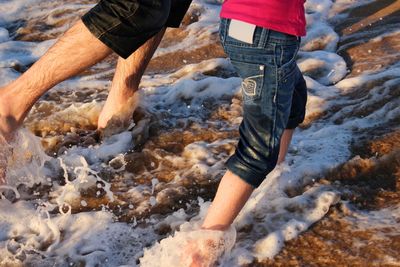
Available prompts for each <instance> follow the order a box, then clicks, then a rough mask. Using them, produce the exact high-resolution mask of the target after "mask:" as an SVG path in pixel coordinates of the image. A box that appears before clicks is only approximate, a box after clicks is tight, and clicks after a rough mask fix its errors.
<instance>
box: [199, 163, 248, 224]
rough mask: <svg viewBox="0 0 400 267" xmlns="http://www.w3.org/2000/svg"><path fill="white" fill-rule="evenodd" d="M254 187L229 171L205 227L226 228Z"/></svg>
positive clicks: (219, 189)
mask: <svg viewBox="0 0 400 267" xmlns="http://www.w3.org/2000/svg"><path fill="white" fill-rule="evenodd" d="M253 190H254V188H253V187H252V186H251V185H249V184H248V183H246V182H245V181H243V180H242V179H241V178H240V177H239V176H237V175H235V174H234V173H232V172H231V171H229V170H228V171H227V172H226V173H225V175H224V176H223V177H222V179H221V182H220V184H219V186H218V190H217V194H216V195H215V198H214V200H213V202H212V204H211V207H210V208H209V210H208V212H207V216H206V218H205V220H204V222H203V224H202V228H203V229H211V230H226V229H227V228H229V226H230V225H231V224H232V222H233V220H234V219H235V218H236V216H237V215H238V214H239V212H240V210H241V209H242V208H243V206H244V204H245V203H246V201H247V199H248V198H249V197H250V195H251V193H252V192H253Z"/></svg>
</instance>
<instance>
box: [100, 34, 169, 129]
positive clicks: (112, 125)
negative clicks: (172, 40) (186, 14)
mask: <svg viewBox="0 0 400 267" xmlns="http://www.w3.org/2000/svg"><path fill="white" fill-rule="evenodd" d="M164 33H165V29H162V30H161V31H160V32H159V33H158V34H156V35H155V36H153V37H152V38H151V39H149V40H148V41H147V42H146V43H145V44H143V45H142V46H141V47H140V48H139V49H138V50H136V51H135V52H134V53H133V54H132V55H131V56H130V57H129V58H127V59H126V60H125V59H123V58H119V59H118V64H117V69H116V71H115V75H114V78H113V82H112V85H111V89H110V93H109V94H108V97H107V101H106V103H105V105H104V107H103V109H102V111H101V113H100V116H99V120H98V128H99V129H100V130H103V129H107V132H108V133H106V135H109V134H112V133H115V132H118V131H121V130H124V129H125V128H126V127H127V126H128V124H129V122H130V121H131V119H132V114H133V112H134V110H135V108H136V106H137V104H138V101H139V100H138V92H137V91H138V88H139V83H140V80H141V78H142V76H143V73H144V71H145V70H146V67H147V65H148V64H149V62H150V59H151V58H152V56H153V54H154V52H155V51H156V49H157V47H158V45H159V44H160V42H161V39H162V37H163V36H164ZM107 126H108V127H107Z"/></svg>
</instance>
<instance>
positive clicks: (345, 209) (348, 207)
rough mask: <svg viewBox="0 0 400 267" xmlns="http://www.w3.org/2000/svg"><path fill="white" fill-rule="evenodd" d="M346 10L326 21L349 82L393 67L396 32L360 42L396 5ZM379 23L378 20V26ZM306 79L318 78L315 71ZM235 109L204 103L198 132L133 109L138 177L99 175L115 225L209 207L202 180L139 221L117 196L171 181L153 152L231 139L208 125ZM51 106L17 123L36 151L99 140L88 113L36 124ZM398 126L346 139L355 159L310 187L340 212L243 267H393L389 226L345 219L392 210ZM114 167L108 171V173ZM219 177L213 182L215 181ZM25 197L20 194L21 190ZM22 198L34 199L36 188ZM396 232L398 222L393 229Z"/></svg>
mask: <svg viewBox="0 0 400 267" xmlns="http://www.w3.org/2000/svg"><path fill="white" fill-rule="evenodd" d="M199 12H201V10H196V9H194V10H192V12H191V13H190V14H188V15H187V16H186V17H185V21H184V24H185V25H188V24H190V23H192V22H194V21H196V20H197V14H198V13H199ZM348 12H350V16H349V17H348V18H347V19H345V20H342V21H340V22H332V23H335V25H336V31H337V32H338V33H339V34H340V35H341V41H340V43H339V46H338V51H339V54H340V55H341V56H343V57H344V58H345V60H346V62H347V64H348V66H349V67H350V70H351V72H350V73H349V76H355V75H359V74H360V72H364V71H369V70H372V71H376V70H379V69H384V68H386V67H388V66H390V65H392V64H395V63H397V62H398V61H399V53H398V51H399V50H400V47H399V46H400V42H399V41H400V35H399V34H397V35H391V36H389V37H384V38H382V39H381V40H380V41H378V42H376V41H375V42H370V41H369V39H371V38H373V37H375V36H378V35H380V34H382V33H384V32H386V31H387V29H388V28H390V27H396V26H397V28H399V26H400V19H399V18H400V7H399V1H392V0H378V1H375V2H373V3H371V4H368V5H366V6H362V7H359V8H355V9H353V10H351V11H348ZM77 17H78V16H77ZM365 18H367V19H365ZM379 18H383V19H382V20H380V19H379ZM38 20H40V18H38ZM59 24H60V25H63V24H65V21H62V20H61V21H60V22H59ZM53 26H54V25H53ZM47 28H48V25H45V24H43V23H40V22H38V21H36V22H35V21H30V22H29V23H27V24H26V25H25V26H24V27H21V28H20V30H19V31H18V32H17V33H16V34H17V39H21V40H36V41H37V40H46V39H48V38H54V36H52V34H48V35H43V32H46V31H40V29H47ZM40 32H42V33H40ZM36 33H40V34H36ZM177 37H178V38H177ZM185 37H186V32H185V31H184V30H182V29H173V30H170V31H169V32H167V35H166V37H165V38H164V41H163V43H162V44H161V46H162V47H167V46H170V45H172V44H174V43H176V42H178V41H179V40H183V39H184V38H185ZM214 38H215V39H214V41H213V42H210V44H208V45H206V46H203V47H201V48H198V49H195V50H194V51H178V52H174V53H173V55H171V54H166V55H163V56H160V57H156V58H154V59H153V60H152V62H151V63H150V66H149V69H148V70H147V72H148V73H159V72H173V71H174V70H176V69H178V68H180V67H182V66H183V65H185V64H190V63H198V62H200V61H202V60H205V59H211V58H216V57H222V56H224V54H223V51H222V49H221V47H220V46H219V44H218V42H217V37H216V36H215V37H214ZM360 40H361V41H360ZM369 51H373V52H372V53H371V52H369ZM115 59H116V58H115V56H111V57H109V58H108V59H107V61H109V62H112V63H113V64H114V62H115ZM161 63H162V64H161ZM160 66H162V68H160ZM16 68H18V67H16ZM96 70H98V69H96V67H95V68H93V69H91V70H89V71H87V72H86V73H84V74H82V75H87V74H91V73H94V72H95V71H96ZM315 72H316V73H317V72H318V71H317V70H315ZM203 75H208V76H222V77H225V76H229V75H232V73H229V71H227V70H224V69H216V70H213V71H209V72H207V73H203ZM307 75H310V76H311V77H312V76H313V71H312V70H311V71H310V72H309V73H307ZM110 77H111V75H110ZM384 82H385V80H378V81H374V82H372V83H369V84H367V86H363V87H362V88H358V89H357V90H353V91H352V93H350V94H349V95H345V96H344V97H348V98H351V99H355V100H356V99H360V98H361V97H362V96H364V95H366V94H368V91H369V90H371V89H372V88H374V87H375V86H377V85H379V84H383V83H384ZM394 89H396V88H394ZM398 89H399V88H398V85H397V90H391V91H390V92H391V94H390V95H389V96H388V97H392V98H398V97H399V94H400V92H399V91H400V90H398ZM91 94H92V92H91V91H90V90H89V91H85V92H82V93H80V92H77V93H75V94H73V95H71V96H68V95H63V96H62V98H63V99H64V100H65V98H68V97H69V98H70V101H71V102H75V101H76V102H90V101H91V98H90V95H91ZM105 97H106V92H103V91H101V92H100V93H99V95H98V100H103V99H105ZM44 99H45V100H47V101H52V102H53V103H55V104H57V103H61V97H60V96H59V95H57V93H51V92H50V93H49V94H48V95H47V96H46V97H45V98H44ZM385 101H387V98H386V100H385V99H382V101H381V102H379V101H378V102H377V103H375V104H374V105H373V106H372V107H369V108H368V109H362V110H360V109H358V110H355V111H354V113H352V114H347V115H346V116H350V117H358V116H365V115H368V114H370V113H372V112H373V111H374V110H377V109H378V108H380V107H382V106H383V105H384V103H385ZM240 103H241V99H240V96H234V99H230V98H227V99H224V100H223V101H222V103H221V102H218V103H215V101H212V100H210V101H209V102H206V103H205V105H206V106H207V108H208V110H210V112H209V113H208V114H206V117H205V118H204V123H203V124H202V125H201V126H202V127H198V126H199V125H197V124H196V123H195V122H192V123H188V124H179V123H177V124H176V125H173V126H171V127H166V125H163V124H162V123H159V121H160V120H161V119H162V118H163V116H164V117H166V118H168V116H169V115H168V114H156V115H155V114H149V113H148V112H147V111H146V110H139V111H137V112H136V113H135V115H134V117H135V121H144V120H145V119H146V120H147V121H146V122H151V123H150V126H149V124H148V123H146V125H147V126H144V127H142V128H141V130H139V133H138V134H137V135H136V136H135V138H136V141H137V143H138V144H139V145H138V147H136V148H135V152H132V153H129V154H128V155H127V156H126V160H127V161H128V165H127V168H126V171H127V172H130V173H132V174H134V175H135V176H136V177H138V176H140V177H142V178H140V179H135V181H132V180H129V179H126V178H125V179H124V178H122V176H121V177H118V176H117V177H116V176H115V174H114V173H112V172H107V171H105V172H104V173H103V174H102V176H103V177H108V179H109V180H112V184H113V191H114V192H116V193H115V194H116V196H117V199H118V201H116V202H115V203H111V204H108V206H109V208H110V209H111V210H112V211H113V212H114V213H115V214H116V215H117V216H118V217H119V219H120V220H123V221H131V220H132V218H133V216H135V217H136V218H138V219H140V218H141V217H146V216H147V215H148V214H157V213H159V214H167V213H171V212H172V211H173V210H176V209H178V208H180V207H185V206H186V203H189V202H191V201H192V200H193V201H194V200H195V199H196V198H197V196H201V197H203V198H205V199H206V200H209V199H211V197H212V196H213V195H214V192H215V190H216V186H217V184H218V179H211V181H212V182H210V183H204V179H201V180H200V184H198V185H197V186H196V189H191V184H190V185H186V186H185V185H183V187H181V188H179V189H177V190H176V192H175V194H174V196H173V197H172V198H171V199H169V200H168V201H163V204H162V205H157V206H155V207H153V208H149V209H147V212H141V213H138V212H135V211H131V210H130V209H128V208H127V206H128V204H129V203H133V204H134V203H135V200H131V199H126V197H124V194H123V193H124V192H126V191H127V190H128V189H129V187H130V186H132V185H137V184H138V183H145V184H148V183H149V182H150V180H151V178H152V177H153V176H154V175H156V176H157V178H158V179H159V180H160V181H161V182H163V181H164V182H168V181H170V180H171V179H173V176H174V168H176V166H174V165H173V164H172V163H170V162H168V161H167V160H164V159H159V158H158V157H156V156H155V155H154V154H153V151H157V155H161V156H166V155H179V154H181V153H182V151H183V149H184V147H185V146H186V145H187V144H190V143H192V142H195V141H200V140H203V141H207V142H212V141H215V140H220V139H224V138H233V139H234V138H236V137H237V132H236V131H235V130H234V129H229V130H226V131H220V130H219V128H220V127H216V126H215V125H214V124H213V123H212V122H215V121H224V120H225V121H227V120H231V119H233V118H236V117H237V116H240V112H241V111H240ZM55 106H56V105H49V104H46V103H38V104H37V105H36V109H35V113H36V116H37V114H39V113H40V114H41V115H42V118H44V119H43V120H41V121H37V120H34V119H33V118H34V117H35V114H33V116H31V117H30V118H28V120H27V122H26V126H27V127H28V128H29V129H31V130H32V131H33V132H34V133H35V134H37V135H39V136H43V137H45V138H44V141H43V143H44V146H45V147H46V149H47V151H48V153H49V154H53V153H62V152H63V151H65V147H68V146H71V145H75V144H79V145H82V146H88V145H91V144H94V143H97V142H98V138H99V137H98V135H97V134H96V133H95V132H94V131H93V129H94V128H95V122H96V116H95V115H94V116H93V118H92V119H89V120H87V121H85V122H82V121H80V122H79V123H78V124H76V123H74V122H70V123H65V121H64V122H59V123H56V121H52V122H48V121H46V117H47V116H50V114H52V113H53V112H54V109H55ZM335 109H340V107H334V108H332V110H329V111H328V112H326V113H324V114H317V115H315V116H309V118H308V121H306V122H305V124H304V127H307V125H309V124H310V123H311V122H312V121H314V120H318V119H324V117H327V116H329V115H330V114H333V113H335ZM94 113H96V112H94ZM345 119H346V118H341V119H338V121H337V123H338V124H340V123H341V121H343V120H345ZM399 122H400V118H395V119H394V120H392V121H391V122H390V123H388V124H387V125H380V126H379V127H375V128H371V129H369V130H368V131H367V132H365V131H364V132H363V133H355V134H354V136H355V137H354V138H355V139H354V145H353V147H352V152H353V156H356V155H359V156H360V158H355V159H353V160H349V161H348V162H346V163H344V164H342V165H340V166H338V167H337V168H335V169H334V170H331V171H330V172H328V173H326V174H325V175H324V176H323V177H319V178H320V179H319V182H320V183H322V184H330V185H332V186H334V187H335V188H336V189H337V190H338V191H339V192H342V200H344V201H346V203H349V204H344V203H345V202H343V201H342V202H341V203H339V204H338V205H337V206H335V207H333V208H332V209H331V211H330V212H329V214H328V215H327V216H326V217H325V218H324V219H322V220H321V221H319V222H317V223H316V224H315V225H313V226H312V227H311V228H310V229H309V230H308V231H307V232H305V233H303V234H302V235H300V236H299V237H298V238H296V239H294V240H291V241H289V242H287V243H286V245H285V247H284V249H283V250H282V251H281V252H280V253H279V254H278V255H277V256H276V257H275V258H274V259H273V260H269V261H265V262H254V263H253V264H251V266H400V255H399V253H398V252H399V251H400V230H399V228H397V229H396V228H393V227H387V228H385V229H367V230H365V229H362V230H360V229H358V228H357V220H356V219H354V218H355V217H354V216H352V214H354V212H356V213H357V212H359V211H368V210H379V209H382V208H386V207H392V206H395V205H398V204H399V202H400V201H399V200H400V193H399V192H400V131H398V130H394V128H396V127H397V126H398V125H399ZM219 126H220V125H219ZM76 129H85V130H76ZM71 132H72V133H71ZM49 136H51V137H49ZM54 136H55V137H54ZM233 149H234V143H232V144H230V145H227V146H225V147H223V148H221V151H218V153H221V154H223V155H225V156H226V155H229V154H230V153H231V152H232V151H233ZM161 164H162V166H163V171H159V172H157V171H156V169H157V168H158V166H159V165H161ZM118 167H119V166H115V168H116V169H118ZM181 167H182V166H181ZM183 167H184V166H183ZM221 174H222V173H221ZM221 174H219V177H220V175H221ZM190 179H194V180H195V181H196V180H197V179H196V175H195V174H192V177H189V180H190ZM205 180H206V179H205ZM26 190H28V191H30V189H26ZM31 190H32V191H33V190H36V191H37V189H31ZM171 190H172V189H171ZM305 190H306V187H304V188H297V189H294V190H293V192H288V194H293V195H297V194H300V193H302V192H303V191H305ZM40 191H41V197H45V196H46V195H47V190H46V188H42V189H41V190H40ZM83 198H84V199H85V200H86V201H87V202H88V206H87V207H85V208H83V207H81V206H80V205H79V204H77V205H75V206H74V207H75V208H74V212H80V211H85V210H92V209H99V208H100V207H101V204H104V205H106V204H107V200H106V199H105V198H102V197H96V195H95V192H94V191H93V192H91V191H88V192H83ZM399 225H400V222H399V224H398V225H397V226H399ZM169 231H170V229H160V234H165V233H168V232H169ZM382 232H384V233H385V235H384V238H380V239H376V238H373V237H374V236H377V235H379V234H380V233H382ZM387 256H389V257H391V258H392V259H394V260H395V261H397V262H398V264H397V265H396V264H390V263H386V264H383V263H382V262H384V259H385V258H386V257H387Z"/></svg>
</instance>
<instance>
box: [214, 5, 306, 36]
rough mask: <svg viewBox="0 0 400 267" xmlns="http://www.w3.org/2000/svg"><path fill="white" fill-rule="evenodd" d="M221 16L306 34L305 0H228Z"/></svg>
mask: <svg viewBox="0 0 400 267" xmlns="http://www.w3.org/2000/svg"><path fill="white" fill-rule="evenodd" d="M221 17H222V18H229V19H236V20H240V21H244V22H248V23H251V24H254V25H257V26H260V27H264V28H268V29H271V30H275V31H279V32H284V33H288V34H292V35H296V36H304V35H306V18H305V14H304V0H226V1H225V2H224V4H223V5H222V10H221Z"/></svg>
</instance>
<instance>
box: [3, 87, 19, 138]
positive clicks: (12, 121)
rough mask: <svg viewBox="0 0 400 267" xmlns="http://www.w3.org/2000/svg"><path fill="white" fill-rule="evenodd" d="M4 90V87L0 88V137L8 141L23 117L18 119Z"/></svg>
mask: <svg viewBox="0 0 400 267" xmlns="http://www.w3.org/2000/svg"><path fill="white" fill-rule="evenodd" d="M2 91H3V92H2ZM4 91H5V89H4V88H0V138H4V139H5V140H6V141H7V142H10V141H11V140H12V139H13V135H14V133H15V131H16V130H17V129H18V128H19V127H20V126H21V124H22V121H23V118H22V119H18V117H17V115H15V114H16V113H15V110H13V108H15V106H14V105H13V102H12V101H11V100H12V99H11V100H10V99H9V96H7V95H6V94H5V93H4Z"/></svg>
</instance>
